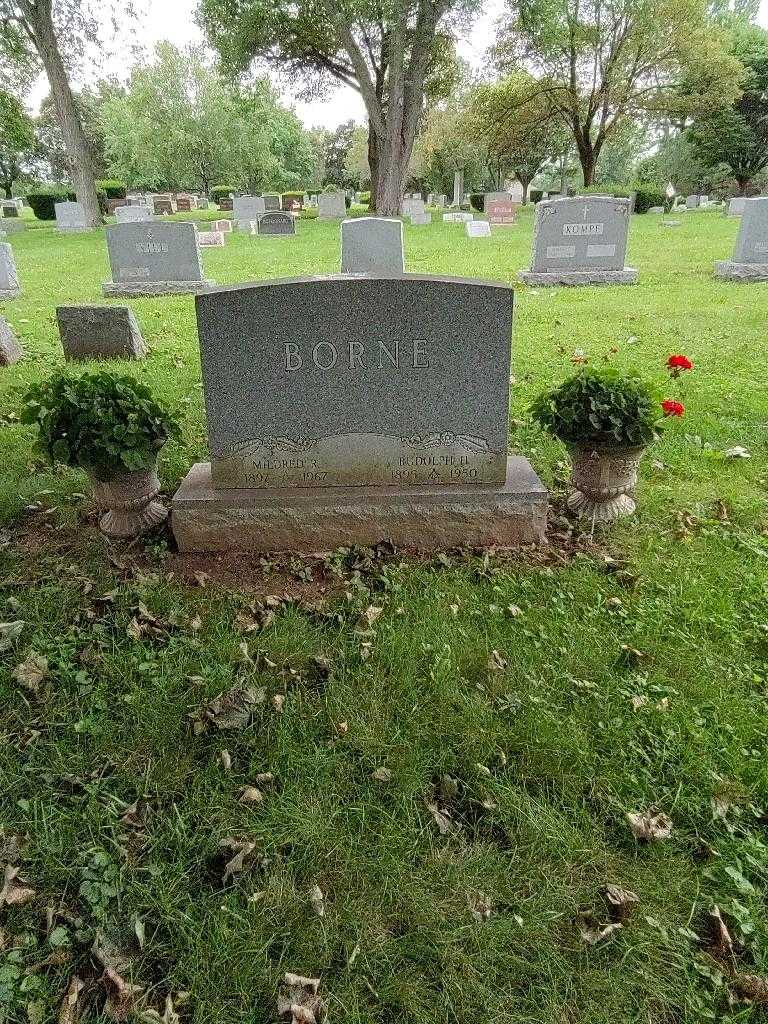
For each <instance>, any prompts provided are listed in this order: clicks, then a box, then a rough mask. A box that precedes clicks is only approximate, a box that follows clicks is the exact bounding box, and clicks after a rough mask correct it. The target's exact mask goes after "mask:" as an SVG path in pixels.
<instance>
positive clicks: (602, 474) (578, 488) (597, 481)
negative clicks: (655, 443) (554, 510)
mask: <svg viewBox="0 0 768 1024" xmlns="http://www.w3.org/2000/svg"><path fill="white" fill-rule="evenodd" d="M644 451H645V448H644V447H642V446H641V447H638V448H608V447H599V446H595V445H574V446H572V448H571V459H572V467H573V468H572V473H571V481H572V483H573V487H574V490H573V491H572V492H571V494H570V495H569V496H568V508H569V509H570V510H571V511H572V512H575V513H576V514H577V515H579V516H582V517H584V518H588V519H591V520H592V521H593V522H597V523H607V522H611V521H612V520H614V519H620V518H622V517H623V516H631V515H632V513H633V512H634V511H635V509H636V507H637V505H636V502H635V499H634V497H632V494H633V492H634V489H635V487H636V486H637V471H638V467H639V465H640V459H641V458H642V457H643V452H644Z"/></svg>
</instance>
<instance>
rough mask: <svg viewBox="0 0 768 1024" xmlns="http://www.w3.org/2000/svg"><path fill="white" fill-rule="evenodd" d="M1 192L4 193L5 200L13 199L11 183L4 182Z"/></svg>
mask: <svg viewBox="0 0 768 1024" xmlns="http://www.w3.org/2000/svg"><path fill="white" fill-rule="evenodd" d="M3 191H4V192H5V198H6V199H13V182H12V181H4V182H3Z"/></svg>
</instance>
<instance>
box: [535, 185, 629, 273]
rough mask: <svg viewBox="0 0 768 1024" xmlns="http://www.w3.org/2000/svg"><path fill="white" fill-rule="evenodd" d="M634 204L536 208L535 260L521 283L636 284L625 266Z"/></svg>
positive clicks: (595, 200) (559, 203) (573, 202)
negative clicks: (631, 212) (630, 216)
mask: <svg viewBox="0 0 768 1024" xmlns="http://www.w3.org/2000/svg"><path fill="white" fill-rule="evenodd" d="M630 206H631V200H629V199H617V198H614V197H612V196H580V197H579V196H576V197H573V198H569V199H546V200H542V201H541V202H540V203H539V204H538V205H537V207H536V220H535V222H534V229H533V258H532V262H531V269H530V271H523V272H522V273H521V274H520V279H521V280H522V281H525V282H526V283H527V284H533V285H544V286H547V285H558V284H564V285H581V284H635V283H636V281H637V271H636V270H634V269H633V268H632V267H625V266H624V258H625V255H626V251H627V236H628V233H629V213H630Z"/></svg>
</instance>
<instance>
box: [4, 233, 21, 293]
mask: <svg viewBox="0 0 768 1024" xmlns="http://www.w3.org/2000/svg"><path fill="white" fill-rule="evenodd" d="M20 295H21V285H20V284H19V275H18V274H17V272H16V260H15V259H14V258H13V249H11V247H10V245H9V244H8V243H7V242H0V299H18V297H19V296H20Z"/></svg>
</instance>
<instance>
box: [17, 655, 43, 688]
mask: <svg viewBox="0 0 768 1024" xmlns="http://www.w3.org/2000/svg"><path fill="white" fill-rule="evenodd" d="M47 675H48V659H47V658H44V657H43V655H42V654H37V653H36V652H35V651H32V653H31V654H29V655H27V657H26V659H25V660H24V661H22V663H21V664H20V665H17V666H16V668H15V669H14V670H13V678H14V679H15V680H16V682H17V683H20V684H21V685H22V686H23V687H24V688H25V689H27V690H32V691H37V689H38V688H39V686H40V683H42V681H43V680H44V679H45V677H46V676H47Z"/></svg>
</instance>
